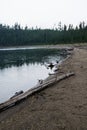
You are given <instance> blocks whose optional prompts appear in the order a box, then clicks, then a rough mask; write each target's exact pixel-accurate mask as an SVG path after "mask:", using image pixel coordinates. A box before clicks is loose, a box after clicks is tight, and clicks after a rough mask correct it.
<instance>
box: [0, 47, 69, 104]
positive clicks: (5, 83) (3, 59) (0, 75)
mask: <svg viewBox="0 0 87 130" xmlns="http://www.w3.org/2000/svg"><path fill="white" fill-rule="evenodd" d="M61 52H64V53H65V55H61ZM66 54H67V53H66V51H65V50H58V49H52V48H51V49H46V48H39V49H38V48H28V49H27V48H22V49H21V48H18V49H11V48H10V49H9V48H8V49H0V103H2V102H4V101H6V100H8V99H9V98H10V97H12V96H13V95H14V94H15V92H18V91H20V90H23V91H24V92H25V91H27V90H29V89H30V88H32V87H34V86H35V85H36V84H37V83H38V79H45V78H47V77H48V75H49V73H53V71H54V69H55V68H53V69H50V68H48V67H47V66H48V65H49V64H50V63H53V64H56V62H58V61H61V60H63V59H64V58H65V57H66Z"/></svg>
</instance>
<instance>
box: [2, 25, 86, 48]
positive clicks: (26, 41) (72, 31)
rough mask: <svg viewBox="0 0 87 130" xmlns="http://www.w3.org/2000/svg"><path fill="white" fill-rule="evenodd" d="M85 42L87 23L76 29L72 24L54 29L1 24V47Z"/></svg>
mask: <svg viewBox="0 0 87 130" xmlns="http://www.w3.org/2000/svg"><path fill="white" fill-rule="evenodd" d="M84 42H87V25H86V24H85V22H80V24H79V25H78V26H76V27H73V25H72V24H69V26H66V25H63V26H62V25H61V22H60V23H59V24H58V27H56V28H53V29H40V28H37V27H36V28H35V29H33V28H32V29H29V28H28V27H27V26H26V27H25V28H22V27H21V26H20V25H19V24H17V23H16V24H15V25H14V26H13V27H10V26H8V25H3V24H0V47H4V46H22V45H23V46H25V45H46V44H59V43H66V44H67V43H84Z"/></svg>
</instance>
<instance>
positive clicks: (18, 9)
mask: <svg viewBox="0 0 87 130" xmlns="http://www.w3.org/2000/svg"><path fill="white" fill-rule="evenodd" d="M83 20H84V21H85V22H87V0H0V23H3V24H9V25H13V24H14V23H15V22H18V23H20V24H21V25H22V26H25V25H28V26H29V27H32V26H33V27H35V26H38V27H41V28H52V27H53V26H54V25H56V26H57V25H58V22H59V21H61V22H62V23H63V24H64V23H65V24H69V23H71V24H74V25H76V24H78V23H79V22H80V21H83Z"/></svg>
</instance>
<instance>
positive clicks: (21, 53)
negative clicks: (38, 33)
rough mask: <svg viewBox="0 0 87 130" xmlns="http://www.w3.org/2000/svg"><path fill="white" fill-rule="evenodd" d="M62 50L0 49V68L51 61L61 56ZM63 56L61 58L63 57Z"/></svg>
mask: <svg viewBox="0 0 87 130" xmlns="http://www.w3.org/2000/svg"><path fill="white" fill-rule="evenodd" d="M60 53H61V51H60V50H59V51H58V50H57V49H55V50H54V49H29V50H10V51H8V50H7V51H0V69H3V68H7V67H11V66H17V67H19V66H22V65H23V64H24V63H26V64H27V65H28V64H30V63H31V64H35V63H37V64H39V63H43V64H44V62H47V63H50V62H52V61H53V60H55V57H56V56H60ZM62 57H63V56H61V57H60V58H62Z"/></svg>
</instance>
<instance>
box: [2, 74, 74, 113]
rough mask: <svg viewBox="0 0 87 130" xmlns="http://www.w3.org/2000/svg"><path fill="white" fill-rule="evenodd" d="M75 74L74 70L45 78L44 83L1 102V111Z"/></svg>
mask: <svg viewBox="0 0 87 130" xmlns="http://www.w3.org/2000/svg"><path fill="white" fill-rule="evenodd" d="M73 75H75V74H74V73H73V72H70V73H67V74H63V75H61V76H57V75H56V74H55V76H53V77H51V78H49V79H48V80H47V81H46V80H44V81H43V83H42V84H39V85H37V86H36V87H34V88H32V89H30V90H28V91H26V92H24V93H23V94H21V95H18V96H16V97H14V98H12V99H9V100H8V101H6V102H4V103H1V104H0V112H2V111H4V110H6V109H8V108H10V107H12V106H14V105H16V104H17V103H19V102H20V101H22V100H24V99H26V98H27V97H29V96H31V95H33V94H35V93H37V92H40V91H41V90H43V89H45V88H47V87H48V86H51V85H53V84H55V83H57V82H59V81H61V80H63V79H66V78H68V77H70V76H73Z"/></svg>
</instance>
